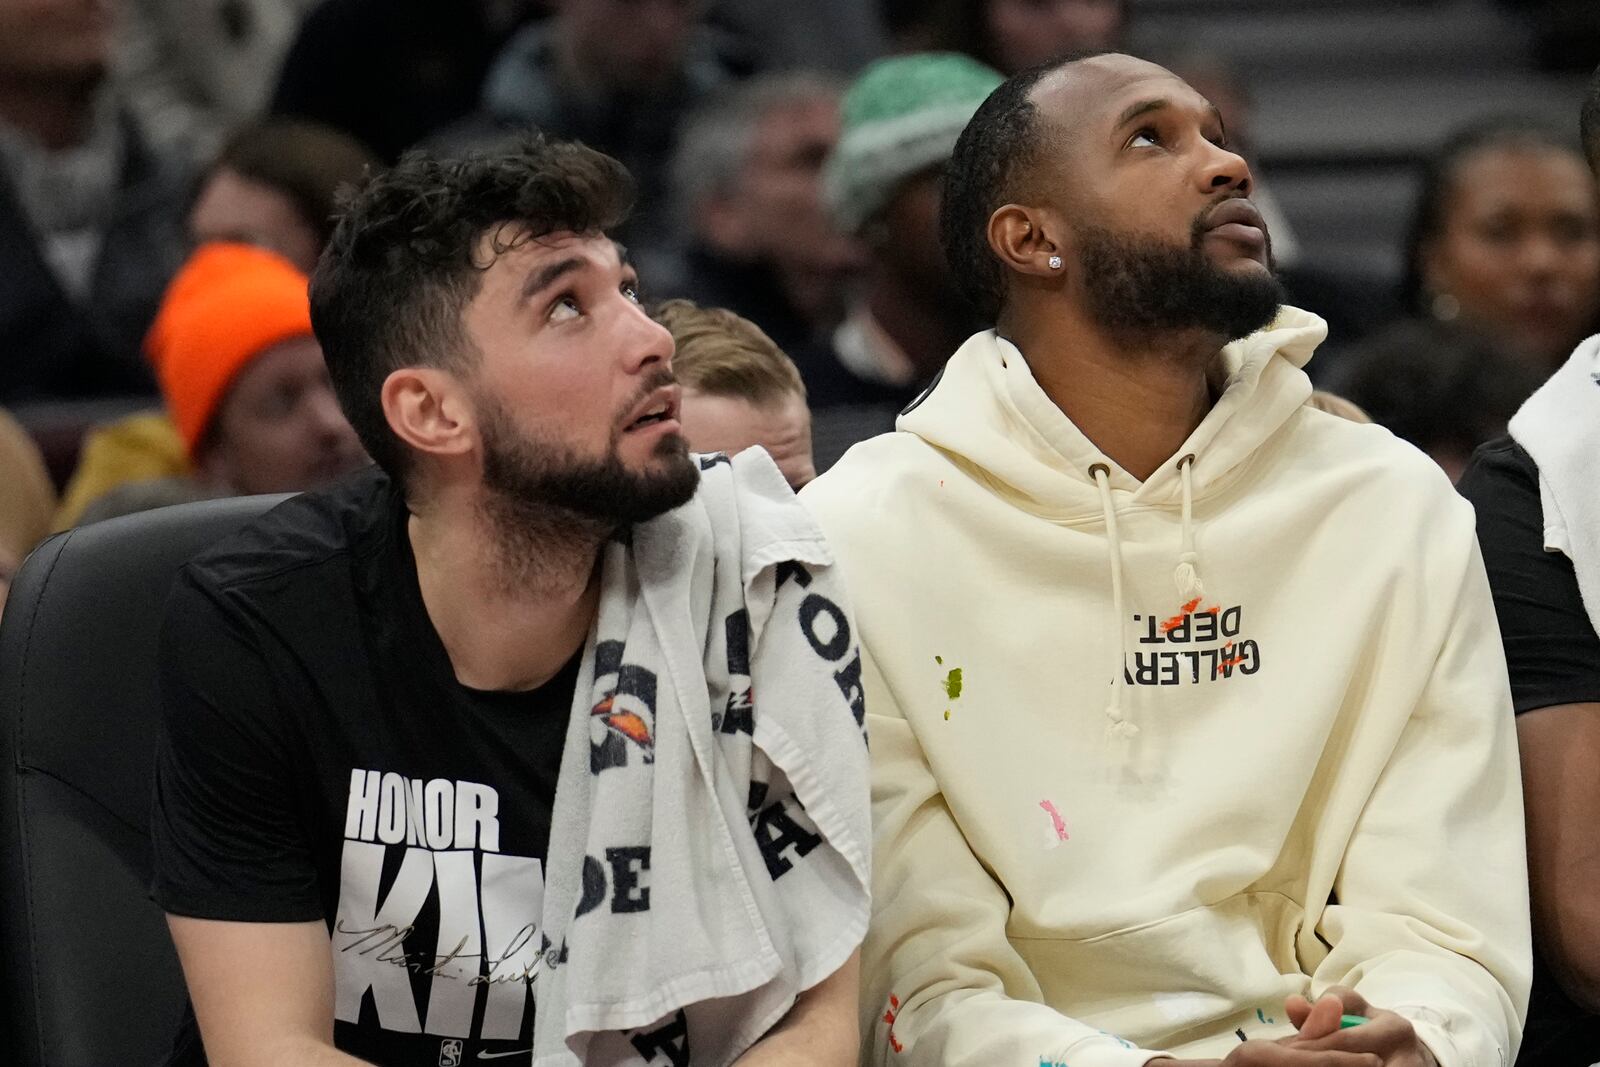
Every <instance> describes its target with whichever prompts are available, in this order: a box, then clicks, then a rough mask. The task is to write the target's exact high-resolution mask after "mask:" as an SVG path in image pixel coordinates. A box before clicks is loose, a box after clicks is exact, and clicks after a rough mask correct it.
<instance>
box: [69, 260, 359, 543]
mask: <svg viewBox="0 0 1600 1067" xmlns="http://www.w3.org/2000/svg"><path fill="white" fill-rule="evenodd" d="M307 284H308V282H307V278H306V276H305V275H304V274H302V273H301V272H300V271H298V270H296V269H295V267H294V266H293V264H291V263H289V262H288V261H287V260H285V259H284V258H282V257H281V256H278V255H277V254H275V253H272V252H268V251H266V250H265V249H260V248H255V247H252V246H250V245H241V244H209V245H205V246H203V247H201V248H200V249H199V250H198V251H196V252H195V254H194V256H193V257H191V258H190V260H189V262H188V263H186V264H184V267H183V270H181V271H180V272H179V273H178V276H177V277H176V278H174V279H173V282H172V286H171V288H170V289H168V291H167V295H166V298H165V300H163V302H162V305H161V313H160V315H158V316H157V318H156V322H155V325H154V326H153V327H152V328H151V330H150V339H149V343H148V348H149V355H150V362H151V363H152V364H153V365H154V366H155V369H156V377H157V379H158V380H159V381H160V383H161V393H162V398H163V399H164V400H165V402H166V408H167V412H168V413H169V414H170V416H171V418H172V422H173V424H174V425H175V426H176V428H177V432H178V437H179V439H180V440H181V441H182V443H183V448H184V452H185V455H186V457H187V459H188V463H189V473H188V474H187V475H185V476H182V477H180V478H178V479H175V480H174V479H167V480H161V481H158V482H156V483H154V484H152V483H151V482H142V483H126V487H125V488H122V489H121V491H120V492H119V493H118V495H117V496H116V497H115V498H113V499H112V500H111V501H101V502H99V503H98V505H97V504H96V503H94V502H91V503H90V504H89V505H88V507H87V510H86V512H85V514H84V516H83V519H82V521H86V522H87V521H93V520H95V519H101V518H108V517H110V515H111V514H113V513H115V514H125V513H127V512H129V511H139V510H144V508H145V507H146V506H157V505H159V504H167V503H175V502H177V501H179V500H182V499H185V498H189V499H198V498H201V497H205V496H231V495H235V494H245V493H285V492H294V491H297V490H302V489H312V488H317V487H319V486H323V485H326V484H328V483H330V482H332V481H334V480H336V479H337V478H339V477H341V476H342V475H344V474H347V473H349V472H350V471H352V470H354V469H356V468H357V467H359V466H362V465H363V464H365V463H366V462H367V460H366V456H365V454H364V453H363V452H362V450H361V446H360V445H359V444H358V443H357V441H356V436H355V432H354V431H353V430H352V429H351V428H350V424H349V423H348V422H346V421H345V417H344V415H343V414H342V413H341V412H340V410H339V404H338V401H337V399H336V398H335V397H334V394H333V387H332V386H331V385H330V384H329V381H328V369H327V367H326V366H325V365H324V364H323V360H322V349H321V347H320V346H319V345H318V344H317V340H316V338H315V337H314V336H312V332H311V305H310V298H309V296H308V295H307V292H306V286H307ZM102 488H103V490H104V491H105V492H110V491H111V490H112V489H117V488H119V487H116V486H104V487H102ZM86 495H92V494H86Z"/></svg>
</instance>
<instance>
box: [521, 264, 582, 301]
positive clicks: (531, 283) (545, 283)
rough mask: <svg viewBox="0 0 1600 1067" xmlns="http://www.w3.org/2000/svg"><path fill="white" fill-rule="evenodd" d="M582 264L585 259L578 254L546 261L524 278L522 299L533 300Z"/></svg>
mask: <svg viewBox="0 0 1600 1067" xmlns="http://www.w3.org/2000/svg"><path fill="white" fill-rule="evenodd" d="M582 266H583V260H581V259H579V258H578V257H577V256H568V257H567V258H566V259H558V260H556V261H555V262H554V263H546V264H545V265H544V266H543V267H540V268H539V269H538V270H536V271H532V272H531V273H529V275H528V277H527V278H526V279H524V280H523V282H522V299H524V300H531V299H532V298H533V297H535V296H537V295H539V294H540V293H542V292H544V291H545V290H546V289H548V288H550V287H551V286H552V285H554V284H555V283H556V282H558V281H560V280H561V279H562V278H564V277H566V276H567V275H569V274H571V273H573V272H574V271H577V270H578V269H579V268H581V267H582Z"/></svg>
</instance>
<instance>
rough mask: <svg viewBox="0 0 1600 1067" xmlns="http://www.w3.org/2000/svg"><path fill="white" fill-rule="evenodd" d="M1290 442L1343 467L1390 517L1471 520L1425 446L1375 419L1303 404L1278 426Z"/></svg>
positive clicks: (1324, 462) (1469, 524)
mask: <svg viewBox="0 0 1600 1067" xmlns="http://www.w3.org/2000/svg"><path fill="white" fill-rule="evenodd" d="M1280 433H1281V434H1287V435H1292V437H1291V438H1289V439H1288V440H1286V441H1285V442H1284V443H1285V445H1287V447H1289V448H1293V449H1296V450H1298V451H1302V452H1310V453H1311V454H1313V455H1315V456H1316V458H1317V463H1318V466H1321V467H1324V468H1332V467H1346V468H1350V473H1352V474H1354V475H1355V476H1357V477H1359V478H1360V479H1361V481H1362V483H1363V484H1364V485H1365V486H1366V487H1367V489H1368V491H1369V492H1371V493H1372V494H1374V495H1375V497H1377V498H1378V500H1379V501H1380V502H1381V503H1382V504H1383V505H1384V506H1385V507H1386V510H1387V514H1389V515H1390V516H1392V517H1393V518H1394V519H1399V518H1400V517H1401V516H1404V515H1408V514H1409V515H1412V516H1414V517H1415V518H1417V519H1419V520H1421V521H1436V520H1441V519H1443V520H1451V521H1456V522H1459V523H1463V524H1465V526H1466V527H1467V528H1471V527H1472V525H1473V512H1472V505H1471V504H1469V503H1468V502H1467V501H1466V500H1464V499H1462V497H1461V495H1460V494H1459V493H1457V492H1456V490H1455V486H1454V485H1452V484H1451V482H1450V478H1449V476H1448V475H1446V474H1445V472H1444V469H1443V468H1441V467H1440V466H1439V464H1438V463H1436V462H1434V460H1433V458H1432V457H1430V456H1429V455H1428V454H1427V453H1426V452H1423V451H1422V450H1421V449H1420V448H1418V447H1417V446H1416V445H1413V444H1411V443H1410V442H1409V441H1403V440H1401V439H1400V438H1398V437H1396V436H1395V435H1394V434H1393V433H1392V432H1391V431H1390V430H1388V429H1387V428H1386V427H1384V426H1380V425H1379V424H1377V423H1359V422H1352V421H1351V420H1349V419H1346V418H1344V417H1343V416H1340V415H1334V414H1331V413H1330V412H1326V411H1322V410H1321V409H1319V408H1314V407H1312V406H1310V405H1309V404H1307V405H1305V406H1303V407H1302V408H1301V409H1300V410H1299V411H1297V412H1296V413H1295V414H1294V415H1292V416H1290V419H1289V421H1288V422H1287V423H1286V424H1285V425H1284V427H1283V429H1282V430H1280Z"/></svg>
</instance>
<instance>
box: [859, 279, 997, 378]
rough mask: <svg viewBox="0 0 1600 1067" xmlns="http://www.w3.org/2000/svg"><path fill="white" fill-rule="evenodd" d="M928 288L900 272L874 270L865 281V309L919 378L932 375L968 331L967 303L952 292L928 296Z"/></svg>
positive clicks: (966, 336)
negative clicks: (902, 353) (902, 354)
mask: <svg viewBox="0 0 1600 1067" xmlns="http://www.w3.org/2000/svg"><path fill="white" fill-rule="evenodd" d="M929 295H930V294H929V291H928V290H926V289H924V288H921V287H919V286H917V285H914V284H912V283H911V282H909V281H907V280H906V279H904V278H902V277H901V276H900V275H898V274H895V273H893V272H890V271H886V270H882V269H879V270H876V271H874V272H873V276H872V278H871V279H870V280H869V282H868V289H867V310H868V311H870V312H872V317H873V319H874V320H876V321H877V323H878V326H879V327H880V328H881V329H882V330H883V332H884V333H886V334H888V335H889V339H890V340H891V341H893V342H894V343H895V344H896V345H898V346H899V348H900V351H902V352H904V353H905V354H906V358H907V359H909V360H911V362H912V363H913V364H914V365H915V366H916V368H917V376H918V378H928V377H931V376H932V375H933V374H934V372H936V371H937V370H938V369H939V368H940V367H941V366H942V365H943V364H944V361H945V360H946V359H949V358H950V353H952V352H954V351H955V350H956V349H957V348H960V347H961V344H962V342H964V341H965V340H966V339H967V338H968V337H969V336H971V334H972V333H973V330H972V328H971V327H972V323H971V321H970V319H969V317H968V316H967V314H966V306H965V304H964V303H963V302H962V301H961V299H960V298H959V297H957V296H955V295H953V294H947V293H944V292H943V291H942V290H940V291H938V292H936V293H935V294H933V295H935V296H936V297H937V296H939V295H943V296H945V299H932V300H930V299H928V297H929Z"/></svg>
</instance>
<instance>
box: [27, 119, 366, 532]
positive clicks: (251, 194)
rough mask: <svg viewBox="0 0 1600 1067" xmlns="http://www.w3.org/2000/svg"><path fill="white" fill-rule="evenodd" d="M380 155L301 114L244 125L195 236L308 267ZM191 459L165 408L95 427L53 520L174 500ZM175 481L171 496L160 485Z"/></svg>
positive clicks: (192, 219) (202, 195) (192, 227)
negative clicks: (340, 204) (344, 202)
mask: <svg viewBox="0 0 1600 1067" xmlns="http://www.w3.org/2000/svg"><path fill="white" fill-rule="evenodd" d="M378 165H379V164H378V160H377V157H375V156H373V155H372V154H371V153H370V152H368V151H367V150H366V149H365V148H363V147H361V145H360V144H359V143H357V142H356V141H355V140H353V139H352V138H350V137H347V136H346V135H344V134H342V133H339V132H338V131H337V130H333V129H330V128H328V127H326V126H320V125H318V124H316V123H309V122H302V121H300V120H297V119H283V118H273V119H266V120H263V121H261V122H257V123H253V124H252V125H250V126H247V127H245V128H243V129H241V130H239V131H237V132H236V133H235V134H234V135H233V136H232V137H231V138H230V139H229V141H228V143H227V144H226V145H224V146H223V149H222V152H221V154H220V155H218V157H217V158H216V160H215V161H213V163H212V164H211V166H210V168H209V169H208V170H207V172H206V174H205V175H204V177H203V178H202V179H201V181H200V185H199V192H198V194H197V195H196V197H195V202H194V206H193V207H192V208H191V209H190V211H189V233H190V237H191V239H192V240H193V241H194V242H195V243H196V244H202V243H205V242H209V241H232V242H238V243H244V244H252V245H256V246H258V247H261V248H267V249H270V250H272V251H274V252H277V253H278V254H279V255H281V256H283V257H284V258H285V259H287V260H288V261H289V262H290V263H292V264H293V265H294V267H295V269H297V270H299V271H300V272H301V273H303V274H309V273H310V271H312V270H313V269H314V268H315V267H316V265H317V257H318V256H319V255H320V254H321V252H322V247H323V245H325V244H326V243H327V241H328V238H329V237H330V236H331V234H332V226H333V222H332V220H333V212H334V201H335V194H336V193H337V192H338V191H339V189H340V188H341V187H343V186H345V185H348V184H352V183H356V182H359V181H360V180H361V179H362V177H363V175H365V174H367V173H369V172H370V171H372V170H374V169H376V168H377V167H378ZM189 473H190V458H189V454H188V449H187V448H186V447H185V446H184V443H183V440H182V438H181V437H180V436H179V434H178V430H177V428H176V427H175V426H174V425H173V424H172V419H171V418H170V416H169V415H168V414H167V413H166V412H165V411H157V412H149V411H146V412H135V413H134V414H131V415H127V416H125V417H123V418H120V419H117V420H116V421H114V422H110V423H107V424H104V425H99V426H96V427H94V428H93V429H92V430H90V431H89V433H88V434H87V435H86V436H85V438H84V441H83V447H82V450H81V451H80V453H79V456H78V462H77V466H76V469H75V471H74V473H73V475H72V479H71V481H70V482H69V483H68V484H67V487H66V491H65V493H64V494H63V498H62V503H61V510H60V511H59V512H58V513H57V516H56V526H57V528H59V529H65V528H66V527H68V526H75V525H77V524H78V523H80V522H83V521H85V520H86V519H88V518H93V517H95V516H97V515H98V516H101V517H104V514H105V512H106V511H108V510H126V509H127V508H129V507H131V506H132V504H125V503H121V502H120V501H122V500H123V498H124V497H128V496H130V495H131V497H132V498H133V501H134V502H135V503H138V504H148V505H149V506H152V507H154V506H157V504H158V502H159V503H177V502H178V500H179V499H180V498H181V496H182V494H183V493H184V492H190V491H195V490H197V488H198V483H196V482H194V481H193V480H192V479H190V478H188V477H187V475H188V474H189ZM158 479H159V480H160V486H151V485H145V486H142V487H141V488H139V489H137V490H132V489H130V490H119V491H118V493H117V494H116V496H115V497H114V498H113V499H110V500H106V501H104V502H102V503H101V504H99V505H98V506H97V507H95V508H94V509H92V510H89V504H90V502H91V501H93V500H95V499H97V498H102V497H104V496H106V495H108V494H107V490H108V487H111V486H119V485H122V484H123V483H132V482H150V481H153V480H158ZM162 486H164V487H166V488H169V489H173V490H175V492H176V494H177V495H171V494H169V498H163V497H162V496H161V495H160V491H161V487H162Z"/></svg>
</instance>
